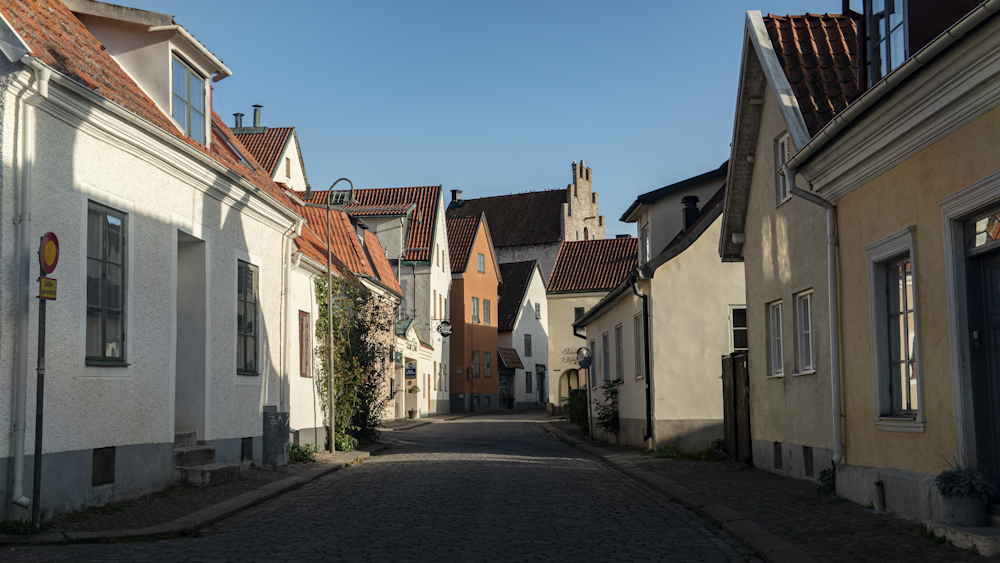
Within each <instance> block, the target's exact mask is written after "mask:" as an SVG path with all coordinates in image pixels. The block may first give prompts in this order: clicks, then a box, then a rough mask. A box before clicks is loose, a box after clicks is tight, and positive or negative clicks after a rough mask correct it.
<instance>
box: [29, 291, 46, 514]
mask: <svg viewBox="0 0 1000 563" xmlns="http://www.w3.org/2000/svg"><path fill="white" fill-rule="evenodd" d="M45 278H46V276H45V274H44V273H43V274H42V276H41V279H45ZM45 301H47V300H46V299H44V298H42V297H39V298H38V384H37V389H36V393H37V399H36V402H35V477H34V482H33V483H32V487H31V523H32V524H33V525H34V526H35V527H36V528H37V527H38V525H39V524H40V523H41V517H42V514H41V513H42V510H41V503H40V502H39V501H40V500H41V497H42V406H43V404H44V401H43V399H44V397H45Z"/></svg>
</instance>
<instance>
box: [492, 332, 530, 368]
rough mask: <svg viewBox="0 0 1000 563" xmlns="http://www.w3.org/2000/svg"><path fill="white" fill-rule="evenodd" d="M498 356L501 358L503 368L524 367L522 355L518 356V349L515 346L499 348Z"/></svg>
mask: <svg viewBox="0 0 1000 563" xmlns="http://www.w3.org/2000/svg"><path fill="white" fill-rule="evenodd" d="M501 330H502V329H501ZM497 357H498V358H500V367H502V368H507V369H524V365H523V364H521V356H518V355H517V350H515V349H513V348H497Z"/></svg>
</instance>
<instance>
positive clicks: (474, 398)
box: [472, 396, 479, 407]
mask: <svg viewBox="0 0 1000 563" xmlns="http://www.w3.org/2000/svg"><path fill="white" fill-rule="evenodd" d="M472 404H473V405H475V406H477V407H478V406H479V397H476V396H473V397H472Z"/></svg>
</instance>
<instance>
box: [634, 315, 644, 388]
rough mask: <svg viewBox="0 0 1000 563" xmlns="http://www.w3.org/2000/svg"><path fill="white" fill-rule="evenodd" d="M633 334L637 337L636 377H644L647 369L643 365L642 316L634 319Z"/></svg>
mask: <svg viewBox="0 0 1000 563" xmlns="http://www.w3.org/2000/svg"><path fill="white" fill-rule="evenodd" d="M632 334H634V335H635V376H636V377H642V376H643V372H642V370H643V368H645V367H646V366H645V365H643V363H642V347H643V345H642V315H636V316H635V317H632Z"/></svg>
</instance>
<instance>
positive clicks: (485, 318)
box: [483, 299, 490, 325]
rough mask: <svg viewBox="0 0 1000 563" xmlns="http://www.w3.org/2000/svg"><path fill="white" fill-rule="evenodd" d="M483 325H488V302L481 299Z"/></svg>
mask: <svg viewBox="0 0 1000 563" xmlns="http://www.w3.org/2000/svg"><path fill="white" fill-rule="evenodd" d="M483 324H485V325H489V324H490V300H489V299H483Z"/></svg>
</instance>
